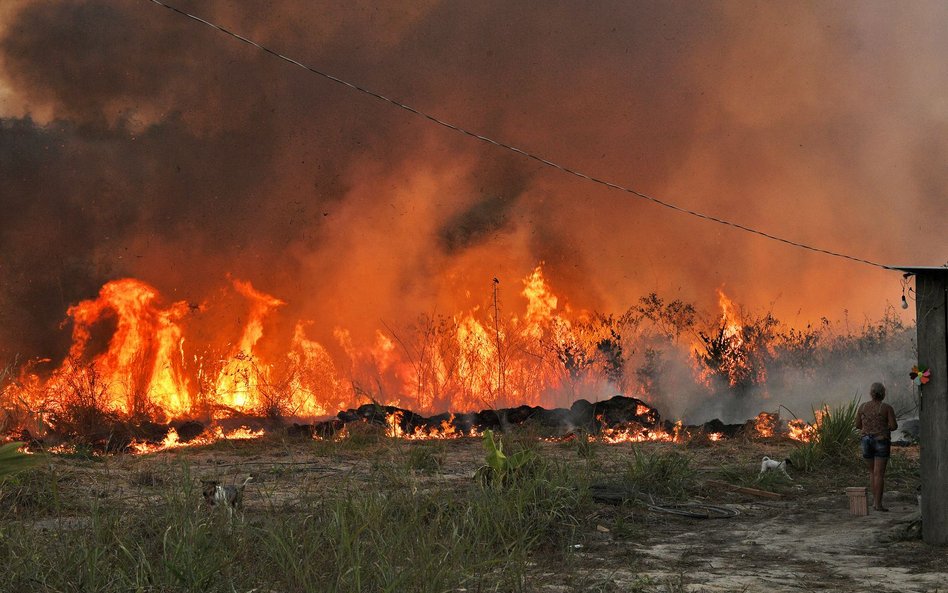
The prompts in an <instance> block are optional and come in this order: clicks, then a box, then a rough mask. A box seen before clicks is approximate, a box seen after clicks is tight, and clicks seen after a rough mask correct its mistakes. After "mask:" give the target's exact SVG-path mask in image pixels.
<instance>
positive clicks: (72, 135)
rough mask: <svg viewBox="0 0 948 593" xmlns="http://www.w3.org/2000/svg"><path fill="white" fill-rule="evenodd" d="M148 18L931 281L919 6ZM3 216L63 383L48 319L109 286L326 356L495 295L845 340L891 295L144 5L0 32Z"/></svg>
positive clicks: (942, 158)
mask: <svg viewBox="0 0 948 593" xmlns="http://www.w3.org/2000/svg"><path fill="white" fill-rule="evenodd" d="M172 3H174V4H175V5H176V6H178V7H180V8H181V9H183V10H186V11H189V12H193V13H195V14H197V15H199V16H201V17H203V18H206V19H208V20H211V21H213V22H216V23H219V24H220V25H222V26H224V27H226V28H228V29H230V30H232V31H235V32H238V33H240V34H242V35H245V36H246V37H249V38H251V39H254V40H257V41H259V42H260V43H262V44H265V45H267V46H269V47H272V48H273V49H275V50H277V51H279V52H281V53H283V54H285V55H287V56H291V57H293V58H295V59H297V60H299V61H301V62H303V63H306V64H309V65H312V66H313V67H316V68H318V69H320V70H323V71H326V72H329V73H331V74H333V75H335V76H338V77H340V78H343V79H345V80H349V81H352V82H355V83H358V84H360V85H362V86H364V87H366V88H369V89H372V90H374V91H376V92H378V93H381V94H383V95H386V96H389V97H393V98H396V99H398V100H399V101H403V102H405V103H407V104H409V105H411V106H413V107H415V108H417V109H419V110H422V111H424V112H426V113H430V114H432V115H435V116H437V117H439V118H442V119H444V120H447V121H450V122H452V123H455V124H457V125H460V126H462V127H464V128H467V129H470V130H474V131H477V132H478V133H481V134H484V135H486V136H489V137H491V138H496V139H498V140H502V141H504V142H506V143H509V144H512V145H515V146H517V147H521V148H523V149H525V150H528V151H531V152H533V153H536V154H539V155H542V156H543V157H545V158H548V159H550V160H553V161H556V162H558V163H562V164H564V165H567V166H569V167H572V168H574V169H577V170H580V171H583V172H584V173H587V174H589V175H592V176H595V177H598V178H602V179H606V180H608V181H611V182H614V183H618V184H622V185H625V186H629V187H633V188H635V189H636V190H638V191H641V192H644V193H647V194H650V195H653V196H656V197H659V198H661V199H663V200H666V201H669V202H673V203H675V204H678V205H680V206H682V207H685V208H690V209H694V210H698V211H701V212H704V213H707V214H710V215H714V216H718V217H722V218H726V219H728V220H731V221H734V222H736V223H740V224H743V225H747V226H751V227H754V228H758V229H760V230H762V231H765V232H769V233H773V234H776V235H780V236H783V237H786V238H789V239H792V240H795V241H799V242H803V243H807V244H812V245H814V246H818V247H821V248H825V249H830V250H835V251H840V252H844V253H847V254H851V255H854V256H856V257H860V258H865V259H869V260H873V261H877V262H881V263H885V264H915V265H942V264H944V263H945V262H946V260H948V241H946V238H945V237H946V234H945V231H944V228H943V224H944V220H945V219H944V216H943V210H944V208H945V206H946V204H948V167H946V163H948V61H946V60H945V59H944V56H946V55H948V36H946V35H944V31H946V30H948V4H946V3H944V2H912V3H891V2H873V1H869V2H855V1H846V2H833V3H827V2H753V1H741V2H701V3H697V2H691V1H681V2H675V1H663V2H629V1H620V2H597V3H588V2H578V1H577V2H543V3H535V2H505V1H496V2H492V1H484V2H439V1H428V2H390V3H377V2H367V1H346V2H313V1H311V0H305V1H304V0H300V1H292V0H287V1H281V2H272V1H266V2H264V1H256V0H255V1H243V2H236V1H230V2H227V1H207V2H194V1H189V0H173V2H172ZM0 188H2V190H0V213H2V214H0V357H3V358H5V359H8V360H9V359H10V358H11V357H14V356H16V357H27V356H37V355H50V356H52V355H54V353H60V354H61V353H63V352H64V351H65V348H66V345H67V344H68V332H67V331H63V329H62V325H63V321H64V319H65V311H66V309H67V308H68V307H69V305H70V304H73V303H76V302H78V301H80V300H82V299H88V298H93V297H94V296H95V294H96V293H97V292H98V290H99V287H100V286H101V285H102V284H103V283H105V282H106V281H109V280H113V279H117V278H123V277H135V278H139V279H141V280H143V281H146V282H148V283H150V284H152V285H154V286H155V287H157V288H158V289H159V290H160V291H161V293H162V294H163V295H165V297H166V298H167V299H168V300H169V302H170V301H177V300H187V301H190V302H197V303H200V302H203V301H205V300H207V299H213V298H215V297H214V295H217V294H220V291H222V290H224V288H225V287H227V286H228V285H229V284H230V279H242V280H249V281H250V282H252V283H253V285H254V286H255V287H257V288H258V289H259V290H261V291H263V292H266V293H268V294H272V295H275V296H276V297H278V298H279V299H281V300H283V301H284V302H285V303H286V304H285V305H284V307H283V310H282V314H284V315H286V317H287V318H288V319H305V320H308V321H311V322H312V324H311V326H310V327H311V331H312V332H313V334H314V336H316V337H322V338H326V337H328V336H331V335H332V332H333V330H334V328H337V327H345V328H347V329H350V330H351V331H352V332H353V335H354V336H359V335H365V336H368V335H370V334H371V333H372V332H374V331H375V330H376V329H377V328H378V327H379V326H380V325H382V324H383V323H389V322H396V323H397V322H403V321H404V320H406V319H411V318H412V317H413V316H415V315H417V314H419V313H422V312H429V313H430V312H437V313H442V314H452V313H454V312H456V311H460V310H468V309H470V308H471V307H474V306H483V305H484V304H485V303H487V302H488V301H489V298H490V296H491V289H492V279H493V278H495V277H496V278H498V279H500V281H501V283H500V289H501V298H502V300H503V302H504V303H505V306H507V307H509V308H510V309H516V307H518V306H520V304H519V301H518V298H519V292H520V290H521V289H522V286H523V285H522V284H521V282H520V281H521V279H522V278H524V277H525V276H527V275H528V274H529V273H530V272H531V271H532V270H533V269H534V268H535V267H536V266H537V265H538V264H540V263H541V262H542V264H543V266H544V268H543V269H544V274H545V276H546V277H547V278H548V280H549V282H550V285H551V288H552V290H553V291H554V292H555V293H556V294H557V295H559V296H560V299H561V300H560V303H561V306H562V304H563V303H568V304H569V305H570V306H572V307H574V308H576V309H580V308H583V309H594V310H599V311H607V312H621V311H624V310H625V309H626V308H627V307H629V306H630V305H632V304H634V303H635V302H636V301H637V300H638V298H639V297H641V296H643V295H645V294H648V293H650V292H657V293H659V294H660V295H665V296H666V297H667V298H669V299H672V298H680V299H683V300H686V301H689V302H694V303H696V304H697V305H698V306H699V307H704V308H708V309H712V308H714V307H715V306H716V303H717V300H718V296H717V290H718V289H723V290H724V291H725V292H726V293H727V294H728V295H729V296H730V297H731V298H732V299H733V300H735V301H736V302H739V303H741V304H742V305H743V306H745V307H747V308H748V309H749V310H771V311H773V312H774V313H775V314H776V315H777V317H779V318H780V319H782V320H784V321H785V322H787V323H790V324H800V325H802V324H805V323H807V322H809V321H813V320H816V319H818V318H820V317H823V316H825V317H828V318H830V319H840V318H842V317H844V316H845V317H846V318H847V319H854V320H857V322H859V321H861V320H863V319H867V318H870V319H872V318H878V317H880V316H881V315H882V313H883V311H884V310H885V308H886V307H887V306H888V305H891V304H893V303H894V304H897V303H898V302H899V298H900V296H901V286H900V283H899V280H900V278H901V277H900V276H899V274H898V273H896V272H891V271H885V270H881V269H878V268H874V267H872V266H867V265H864V264H859V263H853V262H850V261H845V260H841V259H837V258H832V257H828V256H825V255H820V254H815V253H811V252H807V251H804V250H801V249H797V248H793V247H789V246H787V245H784V244H780V243H776V242H772V241H768V240H766V239H762V238H760V237H757V236H753V235H750V234H746V233H743V232H740V231H736V230H734V229H731V228H727V227H724V226H720V225H716V224H713V223H709V222H707V221H703V220H699V219H696V218H693V217H689V216H686V215H683V214H679V213H675V212H672V211H669V210H666V209H663V208H660V207H658V206H656V205H654V204H650V203H648V202H644V201H642V200H639V199H636V198H634V197H633V196H630V195H628V194H624V193H621V192H617V191H614V190H610V189H608V188H604V187H601V186H598V185H595V184H592V183H589V182H588V181H584V180H580V179H576V178H572V177H570V176H568V175H566V174H564V173H562V172H561V171H557V170H554V169H550V168H547V167H544V166H542V165H541V164H539V163H537V162H535V161H531V160H528V159H524V158H523V157H521V156H518V155H516V154H513V153H510V152H508V151H505V150H503V149H500V148H497V147H494V146H490V145H487V144H484V143H479V142H477V141H474V140H472V139H471V138H468V137H465V136H462V135H460V134H457V133H455V132H452V131H450V130H446V129H444V128H441V127H439V126H436V125H433V124H431V123H430V122H428V121H426V120H424V119H422V118H419V117H417V116H414V115H411V114H409V113H407V112H405V111H402V110H399V109H397V108H394V107H392V106H391V105H387V104H385V103H382V102H380V101H378V100H375V99H372V98H370V97H367V96H365V95H363V94H360V93H358V92H356V91H353V90H352V89H349V88H346V87H343V86H340V85H337V84H335V83H332V82H329V81H327V80H325V79H322V78H320V77H317V76H314V75H312V74H310V73H307V72H306V71H304V70H302V69H299V68H296V67H294V66H291V65H289V64H287V63H285V62H282V61H279V60H277V59H274V58H273V57H272V56H270V55H267V54H265V53H263V52H261V51H259V50H257V49H254V48H252V47H249V46H247V45H245V44H241V43H239V42H236V41H235V40H233V39H232V38H229V37H227V36H225V35H222V34H221V33H219V32H217V31H214V30H212V29H210V28H208V27H206V26H203V25H200V24H198V23H196V22H194V21H192V20H188V19H186V18H183V17H181V16H180V15H177V14H175V13H173V12H171V11H169V10H167V9H165V8H163V7H161V6H158V5H156V4H154V3H152V2H150V1H148V0H124V1H122V2H114V1H112V0H109V1H98V0H57V1H38V0H37V1H34V0H4V2H3V3H2V5H0ZM244 313H245V312H241V313H239V314H244ZM909 313H911V312H909ZM234 316H235V317H237V316H238V313H234ZM235 323H236V320H235ZM286 331H289V330H286Z"/></svg>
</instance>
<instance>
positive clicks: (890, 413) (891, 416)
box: [886, 406, 899, 430]
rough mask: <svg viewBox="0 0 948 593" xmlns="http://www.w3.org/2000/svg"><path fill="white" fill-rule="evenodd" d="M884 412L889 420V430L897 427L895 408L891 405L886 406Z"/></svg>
mask: <svg viewBox="0 0 948 593" xmlns="http://www.w3.org/2000/svg"><path fill="white" fill-rule="evenodd" d="M887 407H888V409H887V410H886V414H887V415H888V421H889V430H895V429H896V428H898V427H899V423H898V422H896V421H895V409H893V408H892V406H887Z"/></svg>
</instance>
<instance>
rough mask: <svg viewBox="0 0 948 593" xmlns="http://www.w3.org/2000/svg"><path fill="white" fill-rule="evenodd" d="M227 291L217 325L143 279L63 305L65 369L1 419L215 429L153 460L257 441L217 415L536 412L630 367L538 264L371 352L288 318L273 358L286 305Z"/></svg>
mask: <svg viewBox="0 0 948 593" xmlns="http://www.w3.org/2000/svg"><path fill="white" fill-rule="evenodd" d="M230 287H231V289H230V292H228V293H227V294H228V295H232V296H234V297H236V298H237V300H236V301H234V302H235V303H236V304H235V305H234V306H235V307H236V308H237V310H236V311H235V313H234V315H235V316H238V318H239V319H240V320H241V324H240V325H238V326H236V327H234V326H227V325H221V324H219V323H218V324H217V326H216V327H214V326H212V327H207V326H208V325H212V321H214V320H216V319H218V317H219V316H214V317H211V316H209V315H206V314H207V313H208V311H209V310H213V311H216V312H219V310H218V309H214V307H215V306H216V305H207V304H206V303H204V304H201V305H195V304H189V303H188V302H186V301H178V302H171V303H169V302H167V301H165V300H164V299H162V297H161V295H160V293H159V292H158V290H157V289H156V288H154V287H152V286H149V285H148V284H146V283H144V282H142V281H140V280H135V279H130V278H129V279H123V280H115V281H111V282H108V283H107V284H105V285H104V286H103V287H102V289H101V290H100V292H99V294H98V296H97V297H96V298H94V299H89V300H84V301H81V302H79V303H76V304H75V305H73V306H71V307H69V309H68V311H67V315H68V320H69V321H70V322H71V324H72V345H71V347H70V349H69V353H68V356H66V357H65V358H64V360H63V361H62V362H61V363H59V366H58V367H57V368H55V369H53V370H51V371H49V370H46V371H45V372H42V373H41V372H40V371H39V370H38V369H39V368H42V367H43V365H44V364H46V363H48V362H49V361H31V362H30V363H29V364H27V365H24V366H23V367H22V368H21V369H20V373H19V376H18V377H17V380H16V381H13V382H12V383H10V384H9V385H7V386H6V387H5V388H4V389H3V391H2V392H0V415H3V416H0V424H5V425H6V426H14V427H15V429H16V430H19V429H25V428H27V427H28V428H29V432H30V433H31V434H36V435H40V436H41V435H42V434H44V433H46V432H48V431H50V430H56V429H57V427H62V426H64V425H65V424H67V422H66V421H67V420H69V418H70V417H81V416H82V414H81V413H82V411H84V410H95V411H98V412H99V413H100V414H101V416H99V418H100V419H102V420H103V421H108V422H128V421H131V422H132V423H135V422H141V421H143V420H151V421H155V422H163V423H170V422H171V421H173V420H175V421H184V420H195V421H198V422H199V423H201V424H202V425H205V426H210V427H211V428H210V429H208V431H206V432H205V434H203V435H202V436H201V437H200V438H199V439H197V440H189V441H187V443H185V442H183V441H182V440H181V439H180V438H179V436H180V435H178V434H177V432H175V431H170V432H168V433H167V436H166V437H165V439H164V441H163V442H161V443H136V444H134V445H133V446H134V448H135V449H136V450H139V451H150V450H162V449H173V448H176V447H181V446H185V445H186V444H189V443H200V442H204V441H202V440H201V439H210V440H213V439H220V438H227V439H236V438H256V437H258V436H259V435H260V433H259V431H257V432H254V431H249V429H247V431H244V432H240V431H235V432H231V433H227V434H224V433H223V432H222V431H221V429H220V428H219V427H218V428H214V426H215V423H216V422H219V421H221V420H224V419H225V418H235V417H241V416H269V417H274V418H279V417H286V418H293V419H297V418H302V419H311V420H313V421H314V420H315V419H317V418H320V417H325V416H331V415H333V414H335V413H336V412H339V411H342V410H345V409H346V408H353V407H357V406H359V405H361V404H364V403H365V402H366V401H368V400H371V401H373V402H377V403H379V404H381V405H388V406H402V405H404V406H407V407H408V408H409V409H412V410H416V411H418V412H442V411H448V410H452V411H456V412H459V413H460V412H469V411H476V410H482V409H484V408H501V407H508V406H517V405H530V406H537V405H542V404H544V403H548V401H549V398H551V397H561V398H562V399H558V400H556V403H558V404H559V403H560V402H562V401H574V400H575V399H577V398H578V397H584V396H585V394H586V393H597V392H598V393H601V392H602V390H603V389H604V388H605V389H609V390H613V389H615V390H619V389H620V386H619V384H620V382H621V381H623V374H624V372H625V367H624V365H625V364H626V362H627V361H626V360H625V358H624V355H623V350H622V348H621V344H620V342H619V340H620V336H619V334H618V333H617V331H618V330H617V328H616V326H615V325H608V323H609V322H605V321H601V320H600V321H601V323H600V325H594V324H592V323H591V322H590V319H591V318H592V316H590V315H588V314H587V313H586V312H584V311H578V312H574V311H571V309H570V308H569V307H568V305H567V304H565V303H563V302H562V299H560V298H559V297H558V296H557V295H556V294H555V293H554V291H553V290H552V288H551V287H550V285H549V283H548V281H547V278H546V277H545V276H544V274H543V269H542V265H540V266H537V267H536V268H535V269H534V270H532V271H531V272H530V273H529V274H527V276H526V277H525V278H524V279H523V281H522V288H521V289H520V291H519V293H518V294H517V297H518V298H520V299H522V300H519V301H517V302H518V304H519V306H517V307H515V306H514V305H513V304H511V301H512V299H510V297H509V296H508V299H510V300H508V305H507V307H506V308H507V309H509V310H510V313H509V314H503V315H502V314H501V311H500V310H498V309H495V308H494V306H493V304H494V303H493V299H491V303H490V305H489V306H481V307H473V308H472V309H470V310H468V311H464V312H459V313H456V314H454V315H451V316H448V317H443V318H437V319H436V318H430V319H427V322H426V324H425V325H424V326H423V328H422V330H419V329H418V328H417V327H415V326H412V327H411V328H409V329H410V330H411V331H409V330H404V329H400V328H397V327H396V328H394V329H390V328H388V326H386V329H387V330H388V331H386V332H383V331H376V332H375V333H374V335H373V336H372V337H370V338H361V339H363V340H366V339H368V340H369V343H359V341H358V339H357V338H356V337H354V335H353V334H352V333H350V332H349V330H347V329H345V328H340V327H322V328H321V330H322V331H323V332H324V334H325V335H327V336H328V337H327V339H328V340H330V341H331V342H325V343H321V342H319V341H316V340H314V339H312V338H311V337H310V336H309V335H308V334H309V333H311V331H312V333H316V332H315V331H313V330H312V329H311V328H314V327H315V328H316V330H319V329H320V328H319V327H318V324H317V323H316V322H314V321H311V320H298V321H296V322H295V323H294V324H292V325H289V326H287V325H286V323H285V322H286V321H287V320H285V319H284V320H282V321H283V322H284V323H283V324H282V325H281V327H289V328H292V329H293V331H292V337H291V338H290V340H289V343H288V344H286V345H285V347H284V351H283V353H282V354H274V351H278V349H279V345H278V344H277V345H274V343H273V339H272V338H273V337H274V335H276V334H274V335H268V334H267V331H268V327H269V325H271V324H274V323H275V321H274V320H275V318H278V316H279V315H280V314H282V310H283V308H284V307H285V305H286V303H285V302H284V301H283V300H282V299H280V298H278V297H276V296H273V295H270V294H267V293H266V292H264V291H262V290H260V289H259V288H257V287H255V286H253V285H252V284H251V283H250V282H248V281H245V280H241V279H231V280H230ZM720 297H721V304H722V311H723V318H722V319H723V320H724V321H723V322H722V323H723V324H724V330H723V332H724V333H723V335H724V336H725V338H726V339H727V340H728V341H729V343H731V344H733V345H734V346H735V348H736V350H735V351H737V352H739V350H740V346H741V345H742V344H743V341H742V340H743V337H742V329H741V326H740V324H739V322H738V321H737V320H736V317H735V315H734V307H733V304H731V303H730V301H729V300H727V299H726V297H725V296H724V295H723V293H721V295H720ZM411 332H414V333H411ZM264 338H267V340H264ZM262 345H263V346H262ZM264 346H265V347H264ZM732 350H733V349H732ZM597 365H598V366H597ZM630 383H631V382H630ZM625 387H629V385H624V386H623V387H621V388H622V389H623V390H624V388H625ZM632 387H633V388H634V385H632ZM642 397H643V398H644V399H647V397H648V396H647V394H644V393H643V394H642ZM636 413H637V415H638V416H641V417H642V418H644V419H646V423H647V424H648V425H650V426H655V425H657V421H658V417H657V415H654V416H653V415H652V414H655V412H654V410H652V409H651V408H649V407H648V406H645V405H640V406H639V407H638V408H637V410H636ZM11 419H12V420H11ZM404 420H405V419H404V418H403V417H400V416H395V415H393V416H392V417H390V418H388V419H387V420H386V427H385V430H386V431H387V433H388V434H389V435H390V436H392V437H397V438H406V439H451V438H458V437H461V436H474V435H476V431H474V432H465V431H462V430H460V429H458V428H457V427H456V426H455V425H454V424H453V420H454V418H453V417H451V418H450V419H448V420H445V421H443V422H441V423H440V425H438V426H423V427H418V426H414V425H412V426H411V427H410V428H408V429H406V428H405V426H406V424H405V422H404ZM73 424H75V423H73ZM680 430H681V428H680V425H679V426H678V427H676V428H675V429H674V430H669V431H663V430H659V429H650V430H645V429H642V428H636V427H627V428H606V427H604V428H603V429H602V439H603V440H605V441H606V442H638V441H647V440H657V441H675V440H677V439H679V438H680V434H679V432H680ZM64 434H69V433H64ZM709 438H711V439H712V440H714V438H713V437H711V436H709Z"/></svg>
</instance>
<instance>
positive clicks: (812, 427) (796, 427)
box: [787, 406, 829, 443]
mask: <svg viewBox="0 0 948 593" xmlns="http://www.w3.org/2000/svg"><path fill="white" fill-rule="evenodd" d="M828 413H829V407H827V406H824V407H823V408H821V409H819V410H814V411H813V416H814V418H815V419H814V421H813V424H810V423H808V422H806V421H804V420H799V419H794V420H791V421H790V422H788V423H787V428H788V430H789V437H790V438H791V439H793V440H795V441H801V442H805V443H806V442H810V441H812V440H813V439H814V438H816V434H817V432H818V431H819V429H820V426H821V425H822V424H823V418H825V417H826V415H827V414H828Z"/></svg>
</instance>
